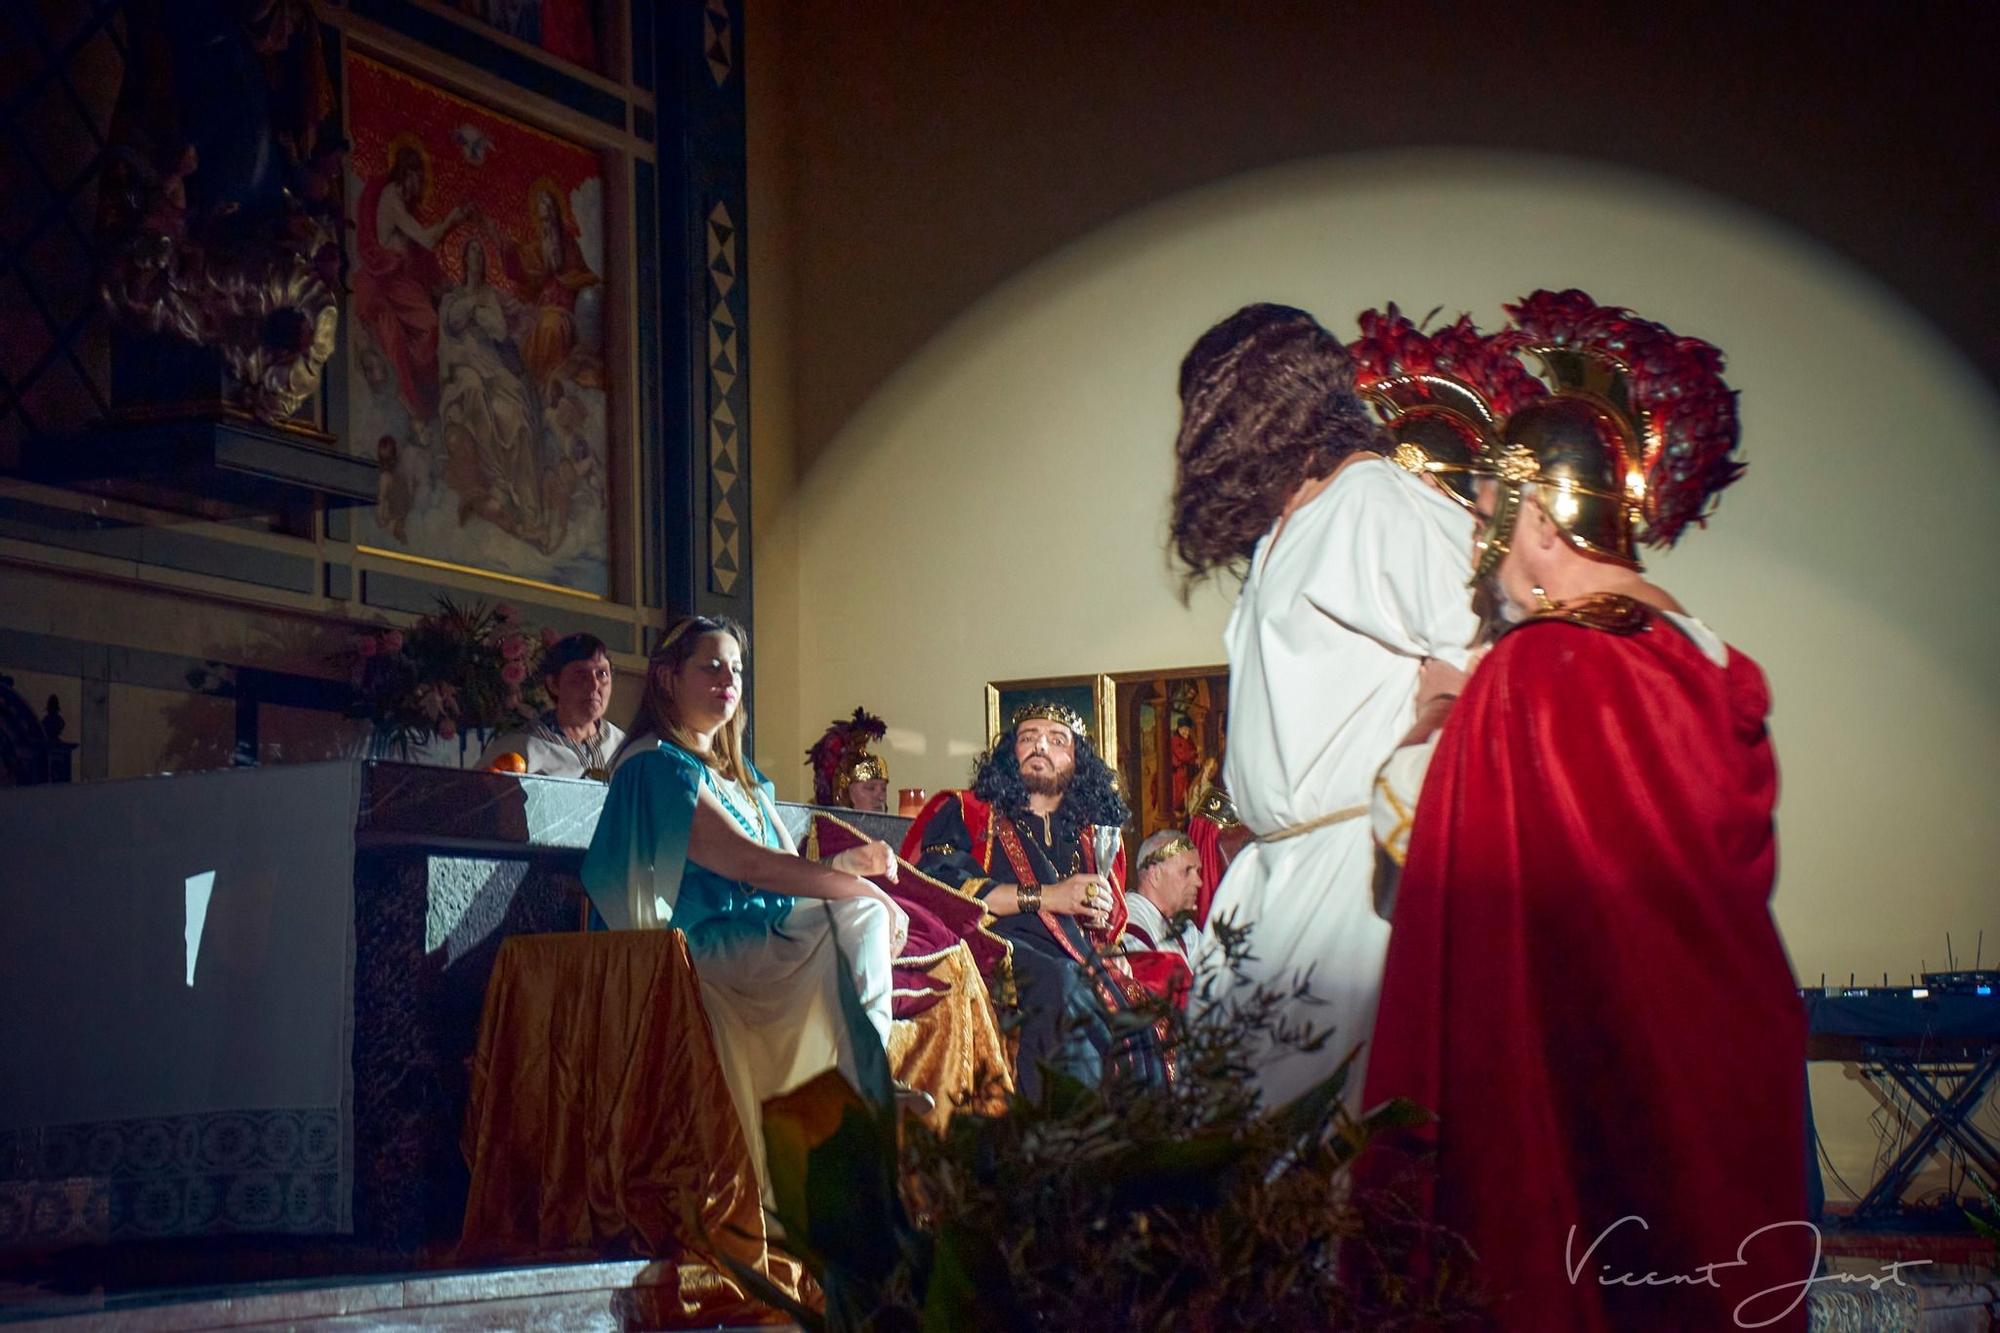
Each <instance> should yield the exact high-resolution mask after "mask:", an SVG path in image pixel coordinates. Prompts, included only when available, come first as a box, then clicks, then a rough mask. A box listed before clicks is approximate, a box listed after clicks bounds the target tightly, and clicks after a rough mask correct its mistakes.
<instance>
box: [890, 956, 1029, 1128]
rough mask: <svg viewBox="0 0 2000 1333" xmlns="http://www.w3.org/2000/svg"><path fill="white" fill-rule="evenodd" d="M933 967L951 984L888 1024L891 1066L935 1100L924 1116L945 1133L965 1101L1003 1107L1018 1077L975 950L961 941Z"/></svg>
mask: <svg viewBox="0 0 2000 1333" xmlns="http://www.w3.org/2000/svg"><path fill="white" fill-rule="evenodd" d="M929 972H930V974H931V976H932V977H933V978H935V979H936V980H939V981H944V982H948V983H950V985H951V989H950V990H949V991H947V992H946V993H945V995H944V998H942V999H941V1000H939V1001H938V1002H937V1003H936V1004H934V1005H932V1006H931V1007H930V1008H928V1009H926V1010H924V1011H923V1012H922V1013H920V1014H918V1015H917V1016H916V1017H915V1018H899V1019H897V1020H896V1022H895V1023H894V1025H892V1026H891V1027H890V1029H889V1067H890V1069H892V1070H893V1071H894V1072H895V1075H896V1077H897V1078H898V1079H900V1080H902V1081H903V1082H904V1083H907V1084H908V1085H909V1086H911V1087H913V1088H921V1089H922V1090H923V1091H925V1092H928V1093H929V1094H930V1095H931V1096H933V1097H935V1098H936V1099H937V1105H936V1106H934V1107H932V1108H931V1110H930V1112H929V1113H928V1114H927V1115H925V1117H924V1119H925V1121H926V1122H927V1123H929V1125H930V1127H931V1128H932V1129H935V1130H938V1131H940V1132H942V1131H943V1129H944V1127H945V1125H946V1124H947V1123H949V1122H950V1120H951V1117H952V1114H953V1112H955V1111H956V1110H957V1109H958V1108H959V1106H960V1105H961V1104H963V1105H964V1107H965V1109H966V1110H969V1111H976V1112H983V1113H985V1114H989V1115H997V1114H999V1113H1000V1112H1001V1111H1003V1110H1005V1109H1006V1103H1005V1094H1006V1093H1007V1092H1008V1091H1010V1090H1011V1089H1012V1088H1013V1086H1014V1081H1013V1079H1012V1077H1011V1076H1010V1072H1009V1071H1010V1068H1011V1067H1010V1066H1009V1064H1008V1062H1007V1048H1006V1046H1005V1044H1004V1043H1003V1042H1002V1040H1001V1036H1000V1024H999V1021H998V1020H997V1019H996V1018H995V1017H994V1012H993V1001H992V998H991V997H990V996H988V995H987V993H986V983H985V981H984V980H982V979H981V978H980V975H979V965H978V963H977V962H975V961H974V960H973V957H972V951H971V950H970V949H968V948H966V946H965V945H963V944H961V945H959V946H958V948H957V949H955V950H953V951H952V952H951V953H948V954H946V955H945V956H944V957H943V958H941V959H939V960H938V961H937V962H935V963H933V964H932V965H931V967H930V968H929Z"/></svg>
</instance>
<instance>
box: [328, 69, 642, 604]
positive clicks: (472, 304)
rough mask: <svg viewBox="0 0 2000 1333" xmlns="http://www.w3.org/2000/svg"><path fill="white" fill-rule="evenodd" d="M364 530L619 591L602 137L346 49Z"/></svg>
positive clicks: (547, 583)
mask: <svg viewBox="0 0 2000 1333" xmlns="http://www.w3.org/2000/svg"><path fill="white" fill-rule="evenodd" d="M347 74H348V89H349V97H348V107H349V110H348V121H349V123H348V134H349V137H350V138H351V140H352V141H353V151H352V153H351V154H350V159H349V160H350V165H349V168H348V170H349V173H350V179H349V181H348V193H347V197H348V198H349V199H351V200H354V201H355V207H354V216H353V226H354V230H353V233H352V237H351V240H350V244H351V247H352V256H351V257H352V263H351V264H350V269H349V272H350V278H349V281H350V284H351V286H352V289H353V297H352V299H351V301H350V302H349V306H348V314H349V320H348V347H349V366H348V371H349V373H348V383H349V385H350V388H349V393H348V432H347V437H348V447H349V448H350V449H353V450H355V451H356V452H359V453H362V454H363V455H364V456H372V457H374V458H375V459H376V461H377V463H378V464H379V466H380V468H381V473H380V481H379V487H380V489H379V491H378V493H377V500H376V504H375V506H374V508H373V510H372V511H371V510H361V511H358V513H357V517H356V524H355V540H356V542H357V543H358V544H359V545H361V546H362V547H364V548H366V549H369V550H372V551H376V552H378V553H384V554H388V555H394V556H400V557H403V558H406V559H411V560H416V561H419V562H424V563H429V564H433V565H443V566H445V567H448V568H454V569H463V570H469V571H472V572H476V573H482V574H489V575H493V576H496V577H500V578H505V579H512V580H515V581H519V582H525V583H530V584H534V585H536V586H540V587H550V588H556V589H560V590H563V591H569V592H577V593H583V594H586V595H590V596H594V597H604V596H608V595H609V593H610V591H611V577H610V569H611V566H610V502H609V496H608V495H607V490H608V484H607V480H606V478H607V476H608V470H607V469H608V466H609V434H608V431H607V429H606V425H605V421H606V415H605V414H606V404H607V398H608V394H609V393H610V391H611V384H610V381H609V377H608V375H607V372H606V366H605V358H604V324H605V314H604V310H605V301H604V279H605V276H606V270H605V220H604V173H603V168H602V164H601V163H600V162H599V159H598V156H597V154H596V153H595V152H594V151H592V150H591V149H589V148H585V147H583V146H581V145H579V144H575V143H571V142H569V141H568V140H565V139H562V138H559V137H557V136H555V135H552V134H548V133H545V132H544V131H542V130H538V129H535V128H534V127H532V126H529V125H525V124H523V123H521V122H520V121H517V120H514V119H512V118H511V117H508V116H504V115H501V114H499V113H498V112H495V111H491V110H488V109H487V108H485V107H483V106H480V105H478V104H476V103H474V102H470V101H467V100H465V99H463V98H460V97H456V96H454V95H452V94H450V93H447V92H445V91H443V90H442V89H439V88H436V87H434V86H432V85H430V84H428V83H425V82H424V81H422V80H421V79H418V78H415V77H413V76H411V75H408V74H405V73H403V72H401V71H400V70H396V69H392V68H390V67H389V66H387V65H384V64H381V63H379V62H377V61H374V60H371V59H369V58H368V57H366V56H363V55H359V54H355V55H351V56H350V57H349V59H348V62H347Z"/></svg>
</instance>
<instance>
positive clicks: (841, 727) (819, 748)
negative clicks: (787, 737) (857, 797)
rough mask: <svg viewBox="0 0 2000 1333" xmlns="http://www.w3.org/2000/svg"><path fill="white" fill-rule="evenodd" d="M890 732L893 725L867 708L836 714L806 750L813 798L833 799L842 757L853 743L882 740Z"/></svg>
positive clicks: (828, 801)
mask: <svg viewBox="0 0 2000 1333" xmlns="http://www.w3.org/2000/svg"><path fill="white" fill-rule="evenodd" d="M888 734H889V726H888V724H887V723H886V722H884V721H883V720H882V719H881V718H879V717H876V716H875V715H874V714H873V713H871V712H869V711H868V710H867V709H865V708H856V709H855V710H854V716H853V717H847V718H835V719H834V720H833V722H832V723H830V724H829V725H828V726H827V729H826V731H825V732H824V733H822V734H821V736H820V738H819V739H818V740H816V741H814V742H813V746H812V748H811V749H810V750H807V751H806V763H807V764H809V765H811V767H812V771H813V802H814V803H815V804H817V805H831V804H832V803H833V787H834V783H835V782H836V781H837V780H838V778H839V776H840V761H841V760H842V759H843V758H844V757H846V754H847V751H848V750H849V748H850V747H853V746H856V745H865V744H867V742H869V741H879V740H881V739H882V738H883V737H884V736H886V735H888Z"/></svg>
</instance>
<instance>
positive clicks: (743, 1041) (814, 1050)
mask: <svg viewBox="0 0 2000 1333" xmlns="http://www.w3.org/2000/svg"><path fill="white" fill-rule="evenodd" d="M893 931H894V925H893V923H892V922H891V920H890V916H889V909H888V908H886V907H884V906H883V905H882V904H881V903H880V902H879V901H877V900H876V899H874V898H840V899H835V900H832V901H825V900H821V899H816V898H800V899H799V900H798V901H797V904H796V905H795V906H794V907H793V908H792V911H791V914H790V915H789V916H787V917H786V918H785V922H784V924H783V925H782V926H780V927H779V928H778V929H777V930H773V931H766V930H758V931H755V932H744V933H741V934H738V935H734V936H724V937H722V938H720V939H712V940H708V941H704V942H703V945H702V947H700V948H699V949H694V948H692V947H691V949H690V952H691V953H692V955H693V958H694V970H695V976H696V977H697V978H698V979H699V980H700V982H701V1002H702V1005H703V1007H704V1008H706V1009H707V1010H708V1024H709V1031H710V1033H711V1034H712V1035H713V1036H714V1038H715V1053H716V1057H717V1058H718V1059H719V1060H720V1061H721V1062H722V1072H723V1077H724V1078H725V1079H727V1080H728V1083H729V1095H730V1099H731V1100H732V1101H734V1102H735V1104H736V1118H737V1120H738V1121H739V1122H740V1123H741V1124H742V1126H743V1139H744V1142H745V1144H746V1145H747V1146H748V1148H749V1150H750V1160H751V1162H752V1164H753V1165H754V1166H755V1167H756V1170H757V1183H758V1186H759V1188H760V1189H761V1190H762V1191H763V1194H764V1201H765V1204H766V1206H769V1204H770V1202H771V1181H770V1170H769V1166H768V1164H767V1163H766V1162H765V1160H764V1115H763V1105H764V1103H765V1102H766V1101H769V1100H770V1099H771V1098H773V1097H777V1096H780V1095H781V1094H783V1093H786V1092H790V1091H791V1090H792V1089H793V1088H796V1087H798V1086H799V1085H800V1084H802V1083H804V1082H806V1081H808V1080H809V1079H811V1078H813V1077H814V1076H815V1075H818V1074H821V1073H824V1072H825V1071H826V1070H828V1069H835V1068H837V1069H839V1070H840V1072H841V1073H842V1074H844V1075H845V1076H846V1077H847V1081H848V1082H849V1083H851V1084H855V1085H856V1086H858V1085H859V1082H860V1080H859V1078H858V1077H857V1075H856V1071H855V1062H854V1047H853V1043H852V1041H851V1040H850V1038H849V1034H848V1027H847V1019H846V1018H845V1016H844V1015H843V1014H842V1013H841V1008H840V989H839V987H840V982H839V977H840V969H841V968H842V966H843V965H844V966H846V967H847V968H849V969H850V975H851V976H852V977H853V978H854V983H855V991H856V993H857V994H858V995H859V996H860V999H861V1007H862V1009H863V1010H864V1011H866V1013H867V1015H868V1021H869V1023H870V1024H871V1025H872V1026H873V1027H874V1029H875V1032H876V1036H877V1039H878V1040H880V1041H881V1042H882V1043H883V1046H884V1048H885V1049H886V1047H887V1044H888V1040H889V1024H890V1021H891V1010H890V1006H891V1003H892V992H893V991H894V989H895V973H894V968H893V961H892V960H893V957H894V934H893ZM836 932H837V934H838V938H839V941H840V947H839V949H838V950H836V949H835V948H834V940H835V937H836ZM690 944H691V946H692V941H690ZM842 954H845V955H846V957H845V960H844V962H843V959H842Z"/></svg>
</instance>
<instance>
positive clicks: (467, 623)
mask: <svg viewBox="0 0 2000 1333" xmlns="http://www.w3.org/2000/svg"><path fill="white" fill-rule="evenodd" d="M519 622H520V614H519V612H517V611H516V610H515V609H514V608H513V607H512V606H509V605H508V604H507V603H505V602H501V603H498V604H497V605H495V606H492V607H488V606H486V605H484V604H483V603H473V604H471V605H464V606H462V605H460V604H459V603H457V602H454V601H452V600H451V599H450V598H449V597H440V598H438V609H437V610H436V611H434V612H432V613H431V614H430V615H427V616H424V617H422V618H421V619H419V620H418V621H417V623H416V624H414V625H412V626H410V627H409V629H407V630H400V629H390V628H383V629H373V630H368V631H365V632H363V633H362V634H360V635H358V636H356V638H355V640H354V642H353V643H352V644H351V645H350V646H349V647H348V648H346V649H345V650H343V651H341V652H339V653H336V654H334V655H333V660H334V661H335V662H336V663H337V664H339V665H341V666H344V667H345V668H346V670H347V673H348V678H349V679H350V680H351V681H352V682H353V683H354V708H353V713H354V715H355V716H357V717H366V718H369V719H371V720H372V721H373V722H374V724H375V732H376V738H377V741H378V745H379V747H380V748H381V749H383V750H385V751H387V752H392V753H394V752H407V751H408V750H409V749H410V747H412V746H416V745H424V744H428V743H429V742H430V741H432V740H434V739H435V740H447V741H448V740H452V739H454V738H456V737H458V736H459V735H460V734H461V733H463V732H467V731H473V730H479V729H487V730H491V729H495V728H502V727H508V726H513V725H516V724H520V723H525V722H527V721H529V720H530V719H532V718H533V717H534V716H535V714H536V713H538V712H540V711H541V710H542V709H543V708H544V707H546V706H547V699H546V697H545V696H544V694H543V691H542V687H541V684H540V682H539V681H538V680H537V679H536V676H535V673H534V671H533V669H532V657H531V654H534V653H538V652H539V651H540V650H541V649H543V648H546V647H547V646H548V645H549V644H551V643H553V642H555V638H556V635H555V631H554V630H549V629H544V630H542V631H541V635H540V641H539V647H537V646H536V641H535V639H534V637H533V636H531V635H530V633H529V632H528V630H527V629H526V628H525V627H523V626H522V625H521V624H520V623H519Z"/></svg>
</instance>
